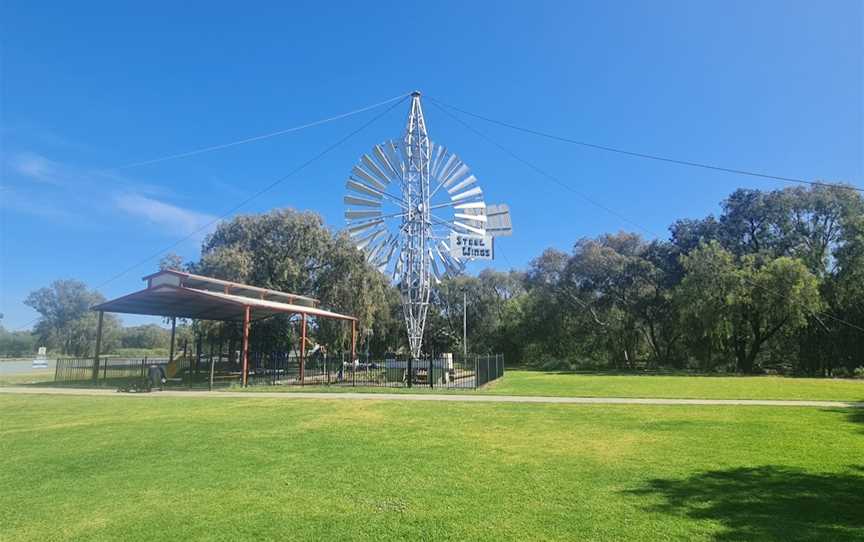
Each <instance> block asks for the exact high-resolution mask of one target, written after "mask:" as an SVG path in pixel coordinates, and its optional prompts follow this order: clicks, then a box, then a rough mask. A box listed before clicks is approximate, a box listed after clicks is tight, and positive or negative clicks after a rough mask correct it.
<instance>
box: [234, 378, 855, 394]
mask: <svg viewBox="0 0 864 542" xmlns="http://www.w3.org/2000/svg"><path fill="white" fill-rule="evenodd" d="M240 389H241V388H239V387H238V388H232V391H240ZM247 390H248V391H272V392H297V391H316V392H327V391H329V392H333V393H340V392H363V393H428V392H432V393H468V394H472V393H482V394H493V395H540V396H547V397H652V398H665V399H675V398H678V399H800V400H824V401H864V380H850V379H830V378H790V377H781V376H684V375H682V376H653V375H593V374H576V373H558V372H542V371H518V370H510V371H507V372H506V374H505V375H504V378H503V379H500V380H498V381H495V382H492V383H490V384H488V385H486V386H485V387H483V388H481V389H480V390H476V391H475V390H471V389H442V388H434V389H430V388H428V387H417V386H415V387H414V388H413V389H411V390H407V389H404V388H364V387H356V388H352V387H350V386H346V387H341V386H302V387H300V386H252V387H249V388H247Z"/></svg>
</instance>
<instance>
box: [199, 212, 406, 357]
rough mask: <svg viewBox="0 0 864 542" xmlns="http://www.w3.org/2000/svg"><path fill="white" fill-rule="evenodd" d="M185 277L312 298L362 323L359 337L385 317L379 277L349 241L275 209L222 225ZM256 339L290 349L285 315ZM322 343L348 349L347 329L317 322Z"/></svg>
mask: <svg viewBox="0 0 864 542" xmlns="http://www.w3.org/2000/svg"><path fill="white" fill-rule="evenodd" d="M190 270H192V271H193V272H196V273H201V274H203V275H208V276H213V277H217V278H221V279H226V280H231V281H236V282H242V283H246V284H251V285H254V286H260V287H263V288H270V289H273V290H280V291H285V292H294V293H297V294H301V295H307V296H311V297H314V298H317V299H319V300H320V301H321V303H322V305H323V306H325V307H328V308H332V309H333V310H336V311H339V312H343V313H347V314H352V315H355V316H357V318H358V319H359V329H358V331H359V336H360V337H361V338H362V337H364V336H367V334H368V331H369V330H373V332H374V330H375V326H376V324H377V322H378V321H379V320H386V319H388V318H390V312H389V311H390V309H391V305H390V303H389V302H388V292H387V290H388V288H390V286H389V285H388V284H387V283H386V279H385V278H384V276H383V275H382V274H381V273H379V272H378V270H377V269H375V268H373V267H372V266H371V265H369V264H368V263H367V262H366V260H365V257H364V255H363V253H362V252H361V251H359V250H357V249H356V248H355V247H354V246H353V244H352V243H351V242H350V241H349V239H348V237H347V236H346V235H334V234H333V233H331V232H330V231H329V230H328V229H327V228H326V227H325V226H324V224H323V221H322V220H321V217H320V216H318V215H317V214H314V213H310V212H298V211H294V210H291V209H278V210H274V211H270V212H268V213H265V214H261V215H242V216H238V217H236V218H234V219H233V220H231V221H228V222H223V223H221V224H219V226H218V227H217V228H216V231H214V232H213V233H212V234H210V235H209V236H207V238H206V239H205V241H204V244H203V246H202V250H201V260H200V261H199V262H198V263H196V264H192V265H190ZM256 326H257V327H256V331H255V336H256V337H257V340H261V341H266V342H267V343H268V344H269V345H271V346H274V345H282V346H283V347H289V346H291V345H296V338H295V339H293V340H292V338H291V337H290V336H289V335H288V334H286V332H285V330H286V328H287V327H288V326H289V317H288V316H279V317H274V318H272V319H269V320H268V321H265V322H261V323H259V324H256ZM313 327H314V329H315V330H316V332H317V337H318V339H319V340H320V341H322V342H324V343H326V344H329V345H330V346H332V347H338V346H342V347H345V346H347V341H346V339H347V337H348V335H349V334H350V328H348V329H346V327H347V326H345V325H344V323H341V322H332V321H329V320H324V319H322V320H319V321H317V322H315V324H314V326H313Z"/></svg>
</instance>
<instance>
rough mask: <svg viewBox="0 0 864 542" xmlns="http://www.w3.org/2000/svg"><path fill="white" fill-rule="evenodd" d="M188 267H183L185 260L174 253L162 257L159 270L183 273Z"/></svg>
mask: <svg viewBox="0 0 864 542" xmlns="http://www.w3.org/2000/svg"><path fill="white" fill-rule="evenodd" d="M185 267H186V266H185V265H183V258H181V257H180V256H179V255H178V254H175V253H173V252H169V253H168V254H166V255H164V256H162V258H161V259H160V260H159V269H160V270H162V271H164V270H165V269H175V270H178V271H181V270H183V269H184V268H185Z"/></svg>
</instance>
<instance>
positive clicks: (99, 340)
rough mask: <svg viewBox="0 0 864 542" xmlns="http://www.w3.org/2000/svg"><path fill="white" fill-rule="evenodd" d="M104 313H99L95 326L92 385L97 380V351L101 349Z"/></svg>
mask: <svg viewBox="0 0 864 542" xmlns="http://www.w3.org/2000/svg"><path fill="white" fill-rule="evenodd" d="M104 317H105V312H104V311H99V323H98V324H96V352H95V355H94V356H93V383H96V381H97V380H98V379H99V351H100V350H101V349H102V320H103V318H104Z"/></svg>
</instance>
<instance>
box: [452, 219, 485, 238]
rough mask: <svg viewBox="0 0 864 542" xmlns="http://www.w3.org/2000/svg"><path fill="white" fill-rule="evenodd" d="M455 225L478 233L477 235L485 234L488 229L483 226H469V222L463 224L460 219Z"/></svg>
mask: <svg viewBox="0 0 864 542" xmlns="http://www.w3.org/2000/svg"><path fill="white" fill-rule="evenodd" d="M453 225H454V226H457V227H459V228H462V229H464V230H465V231H470V232H471V233H476V234H477V235H483V234H485V233H486V230H484V229H483V228H475V227H474V226H469V225H468V224H463V223H462V222H459V221H458V220H457V221H455V222H453Z"/></svg>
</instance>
